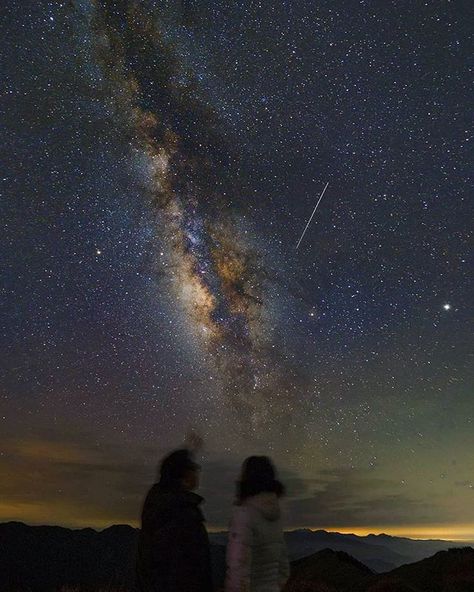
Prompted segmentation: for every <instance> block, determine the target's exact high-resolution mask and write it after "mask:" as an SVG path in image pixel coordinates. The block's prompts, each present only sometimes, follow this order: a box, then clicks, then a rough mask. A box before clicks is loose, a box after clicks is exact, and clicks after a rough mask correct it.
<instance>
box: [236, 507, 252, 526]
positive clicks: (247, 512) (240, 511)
mask: <svg viewBox="0 0 474 592" xmlns="http://www.w3.org/2000/svg"><path fill="white" fill-rule="evenodd" d="M232 520H233V521H234V522H238V523H240V524H251V523H252V522H253V521H254V520H255V511H254V508H252V506H250V505H249V504H246V503H245V502H243V503H241V504H236V505H234V507H233V510H232Z"/></svg>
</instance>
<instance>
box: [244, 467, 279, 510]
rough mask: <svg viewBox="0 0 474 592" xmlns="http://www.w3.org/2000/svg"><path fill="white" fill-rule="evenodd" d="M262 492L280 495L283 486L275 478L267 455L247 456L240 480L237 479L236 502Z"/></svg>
mask: <svg viewBox="0 0 474 592" xmlns="http://www.w3.org/2000/svg"><path fill="white" fill-rule="evenodd" d="M263 492H272V493H276V494H277V496H278V497H281V496H282V495H284V493H285V488H284V487H283V485H282V484H281V483H280V481H278V480H277V479H276V474H275V468H274V467H273V464H272V461H271V460H270V459H269V458H268V456H249V457H248V458H246V459H245V460H244V463H243V465H242V473H241V476H240V481H237V503H238V504H241V503H242V502H243V501H244V500H245V499H247V498H248V497H252V496H253V495H257V494H258V493H263Z"/></svg>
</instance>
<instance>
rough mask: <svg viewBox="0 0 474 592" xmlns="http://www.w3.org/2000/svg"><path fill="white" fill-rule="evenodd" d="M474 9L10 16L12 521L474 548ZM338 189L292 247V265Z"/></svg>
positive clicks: (6, 508) (180, 6) (135, 6)
mask: <svg viewBox="0 0 474 592" xmlns="http://www.w3.org/2000/svg"><path fill="white" fill-rule="evenodd" d="M473 18H474V15H473V11H472V6H471V3H470V2H468V1H462V0H460V1H451V2H450V1H449V0H443V1H441V0H430V1H427V2H422V1H418V0H383V1H382V0H360V1H356V0H320V1H315V0H298V1H296V0H295V1H293V2H291V1H288V0H280V1H276V2H263V1H258V0H248V1H246V2H241V1H235V2H224V1H221V0H200V1H199V2H198V0H188V1H186V2H185V1H184V0H183V1H182V2H180V1H178V0H174V1H172V0H168V1H165V0H163V1H162V2H160V1H152V0H139V1H133V0H114V1H112V0H77V1H71V0H69V1H64V2H60V1H54V2H52V1H51V2H46V1H44V0H35V1H33V0H10V1H9V2H7V3H5V5H4V6H3V7H2V8H1V39H2V41H1V60H2V81H3V83H2V85H1V91H0V93H1V96H0V113H1V122H2V125H1V131H0V134H1V146H2V148H1V155H2V156H1V174H0V195H1V207H2V212H1V233H0V242H1V251H0V252H1V258H0V270H1V276H2V283H1V288H0V289H1V292H0V307H1V308H0V315H1V316H0V351H1V352H2V355H1V368H0V434H1V440H0V520H2V521H6V520H22V521H26V522H29V523H48V524H62V525H69V526H94V527H103V526H106V525H109V524H112V523H119V522H126V523H130V524H136V521H137V518H138V516H139V512H140V506H141V501H142V498H143V496H144V494H145V492H146V489H147V487H148V486H149V485H150V484H151V483H152V482H153V480H154V478H155V469H156V463H157V461H158V459H159V458H160V456H161V455H162V454H164V453H165V452H167V451H169V450H171V449H172V448H173V447H177V446H179V445H181V444H182V443H183V441H184V439H185V437H186V434H188V433H189V432H190V431H191V430H195V431H197V432H199V433H200V434H201V435H202V437H203V439H204V449H203V451H202V453H201V455H200V458H201V462H202V465H203V472H202V487H201V490H200V492H201V493H202V494H203V495H204V496H205V497H206V499H207V503H206V504H205V513H206V516H207V518H208V526H209V528H222V527H224V528H225V527H226V524H227V520H228V517H229V514H230V510H231V504H232V499H233V488H234V481H235V479H236V478H237V474H238V469H239V465H240V463H241V462H242V460H243V459H244V458H245V456H247V455H248V454H252V453H259V454H268V455H270V456H272V458H273V459H274V461H275V463H276V465H277V468H278V469H279V472H280V475H281V478H282V480H283V481H284V482H285V484H286V485H287V490H288V496H287V498H286V502H285V514H286V526H287V527H289V528H293V527H310V528H332V529H337V530H339V531H347V532H348V531H352V532H358V533H365V532H369V531H370V532H382V531H385V532H389V533H393V534H406V535H410V536H420V537H421V536H439V537H445V538H457V539H466V540H474V455H473V450H474V398H473V396H474V393H473V371H472V338H471V335H472V330H473V325H472V302H473V290H472V283H471V281H470V277H469V276H470V272H471V270H472V264H473V259H472V243H470V238H472V233H471V229H472V219H473V214H474V208H473V204H472V201H471V202H469V201H468V191H469V189H470V187H471V186H472V177H471V178H470V172H471V170H472V158H471V155H472V139H473V135H472V133H471V131H470V130H471V120H472V111H471V104H472V97H470V96H469V94H470V93H469V89H470V84H471V82H472V69H470V66H469V64H470V60H469V56H470V55H471V56H472V46H471V47H470V46H469V43H468V27H469V24H470V22H472V20H473ZM327 183H329V185H328V187H327V191H326V192H325V194H324V196H323V198H322V200H321V203H320V206H319V207H318V209H317V211H316V214H315V216H314V218H313V220H312V222H311V224H310V226H309V228H308V230H307V232H306V234H305V236H304V238H303V239H302V241H301V244H300V246H299V248H298V249H297V248H296V245H297V242H298V239H299V238H300V236H301V233H302V231H303V229H304V227H305V224H306V222H307V220H308V218H309V216H310V215H311V212H312V211H313V208H314V206H315V205H316V202H317V200H318V198H319V196H320V194H321V192H322V190H323V189H324V187H325V185H326V184H327Z"/></svg>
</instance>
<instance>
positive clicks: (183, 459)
mask: <svg viewBox="0 0 474 592" xmlns="http://www.w3.org/2000/svg"><path fill="white" fill-rule="evenodd" d="M199 468H200V467H199V465H198V464H197V463H195V462H194V460H193V456H192V454H191V452H190V451H189V450H188V449H187V448H182V449H180V450H175V451H174V452H172V453H171V454H168V456H165V458H164V459H163V460H162V461H161V464H160V468H159V473H160V485H161V486H162V487H164V488H166V489H174V488H177V487H180V486H181V480H182V479H183V478H184V477H185V476H186V473H187V472H188V471H196V470H198V469H199Z"/></svg>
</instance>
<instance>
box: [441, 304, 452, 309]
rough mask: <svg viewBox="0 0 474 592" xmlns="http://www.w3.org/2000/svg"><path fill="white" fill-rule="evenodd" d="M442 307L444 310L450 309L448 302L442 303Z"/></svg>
mask: <svg viewBox="0 0 474 592" xmlns="http://www.w3.org/2000/svg"><path fill="white" fill-rule="evenodd" d="M443 308H444V310H450V308H451V305H450V304H443Z"/></svg>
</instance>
